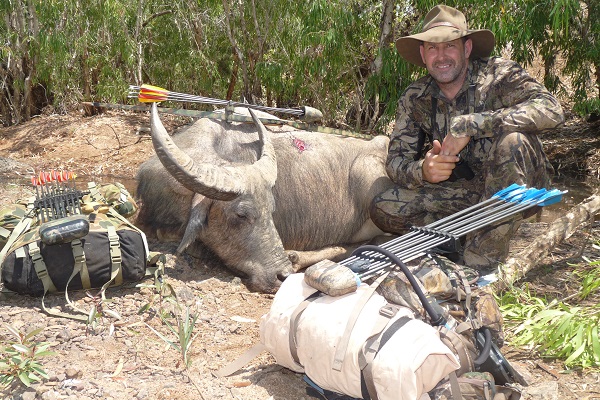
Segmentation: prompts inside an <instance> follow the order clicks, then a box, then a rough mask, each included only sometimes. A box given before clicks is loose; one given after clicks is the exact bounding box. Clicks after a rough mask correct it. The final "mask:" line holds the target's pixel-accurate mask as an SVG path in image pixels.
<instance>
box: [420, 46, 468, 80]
mask: <svg viewBox="0 0 600 400" xmlns="http://www.w3.org/2000/svg"><path fill="white" fill-rule="evenodd" d="M472 48H473V43H472V42H471V39H467V40H466V41H463V39H462V38H461V39H456V40H453V41H451V42H443V43H431V42H423V44H422V45H421V58H422V59H423V62H424V63H425V66H426V67H427V71H429V74H430V75H431V76H432V77H433V79H435V80H436V81H437V82H438V83H439V84H443V85H447V84H453V83H459V82H458V81H459V80H460V84H461V85H462V79H463V78H464V76H465V73H466V70H467V65H468V62H467V60H468V59H469V55H470V54H471V50H472Z"/></svg>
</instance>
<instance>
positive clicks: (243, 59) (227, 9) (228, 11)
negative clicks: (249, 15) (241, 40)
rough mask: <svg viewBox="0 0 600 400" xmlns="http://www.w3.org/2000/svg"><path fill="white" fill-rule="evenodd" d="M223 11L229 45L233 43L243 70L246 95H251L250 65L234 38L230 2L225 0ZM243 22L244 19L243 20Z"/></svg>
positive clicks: (234, 52)
mask: <svg viewBox="0 0 600 400" xmlns="http://www.w3.org/2000/svg"><path fill="white" fill-rule="evenodd" d="M223 10H224V11H225V13H224V14H225V28H226V30H227V37H228V38H229V43H231V48H232V49H233V54H235V57H236V58H237V62H238V65H239V66H240V67H241V68H242V80H243V82H244V95H245V96H246V95H247V94H249V88H250V82H249V79H248V65H247V62H246V57H244V53H243V52H242V50H241V49H240V47H239V46H238V43H237V40H236V39H235V36H234V34H233V33H234V31H233V21H232V17H233V14H232V13H231V8H230V7H229V0H223ZM242 20H243V18H242Z"/></svg>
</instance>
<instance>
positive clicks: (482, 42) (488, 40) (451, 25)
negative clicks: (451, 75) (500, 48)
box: [396, 5, 496, 67]
mask: <svg viewBox="0 0 600 400" xmlns="http://www.w3.org/2000/svg"><path fill="white" fill-rule="evenodd" d="M465 36H469V38H470V39H471V41H472V42H473V50H472V51H471V56H470V57H471V58H478V57H488V56H489V55H490V54H492V50H493V49H494V44H495V41H496V40H495V38H494V33H493V32H492V31H490V30H487V29H474V30H470V29H469V27H468V25H467V19H466V18H465V16H464V14H463V13H461V12H460V11H458V10H457V9H455V8H452V7H449V6H446V5H438V6H435V7H434V8H433V9H432V10H431V11H429V12H428V13H427V15H426V16H425V19H424V20H423V29H422V30H421V32H420V33H417V34H414V35H410V36H404V37H401V38H400V39H398V40H397V41H396V49H398V53H400V55H401V56H402V58H404V59H405V60H406V61H408V62H409V63H411V64H415V65H418V66H420V67H425V64H424V63H423V59H422V58H421V52H420V51H419V47H420V46H421V44H422V43H423V42H432V43H443V42H450V41H452V40H456V39H459V38H462V37H465Z"/></svg>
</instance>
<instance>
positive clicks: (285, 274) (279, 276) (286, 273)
mask: <svg viewBox="0 0 600 400" xmlns="http://www.w3.org/2000/svg"><path fill="white" fill-rule="evenodd" d="M288 276H290V271H287V270H286V271H281V272H279V273H278V274H277V279H279V280H280V281H281V282H283V281H285V279H286V278H287V277H288Z"/></svg>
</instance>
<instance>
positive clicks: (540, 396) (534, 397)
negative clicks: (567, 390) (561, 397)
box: [523, 381, 558, 400]
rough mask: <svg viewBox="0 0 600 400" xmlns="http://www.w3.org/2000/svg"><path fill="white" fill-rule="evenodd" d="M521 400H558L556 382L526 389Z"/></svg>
mask: <svg viewBox="0 0 600 400" xmlns="http://www.w3.org/2000/svg"><path fill="white" fill-rule="evenodd" d="M523 400H558V382H556V381H551V382H540V383H538V384H536V385H533V386H528V387H526V388H525V389H524V390H523Z"/></svg>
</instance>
